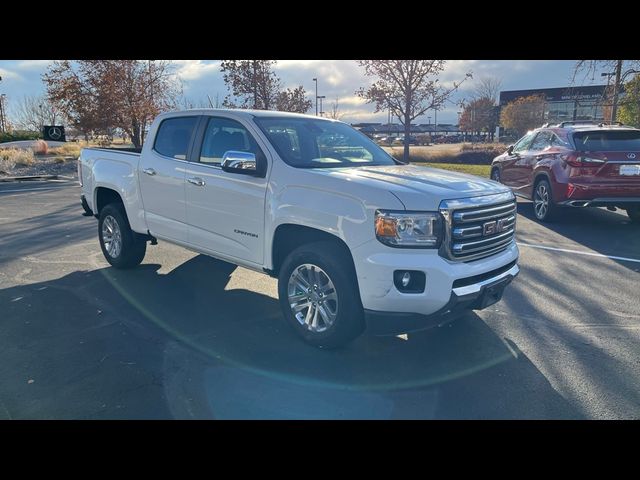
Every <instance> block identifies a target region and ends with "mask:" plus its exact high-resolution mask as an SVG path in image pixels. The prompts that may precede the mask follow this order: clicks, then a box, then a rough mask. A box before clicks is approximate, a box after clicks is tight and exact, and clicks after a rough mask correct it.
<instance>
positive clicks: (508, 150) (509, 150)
mask: <svg viewBox="0 0 640 480" xmlns="http://www.w3.org/2000/svg"><path fill="white" fill-rule="evenodd" d="M507 153H508V154H509V155H511V154H512V153H513V145H509V148H507Z"/></svg>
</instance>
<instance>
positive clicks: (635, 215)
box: [627, 207, 640, 223]
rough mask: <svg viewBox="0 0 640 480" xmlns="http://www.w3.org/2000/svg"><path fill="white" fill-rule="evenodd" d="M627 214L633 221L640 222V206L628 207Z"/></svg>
mask: <svg viewBox="0 0 640 480" xmlns="http://www.w3.org/2000/svg"><path fill="white" fill-rule="evenodd" d="M627 215H628V216H629V218H630V219H631V221H632V222H633V223H640V207H629V208H627Z"/></svg>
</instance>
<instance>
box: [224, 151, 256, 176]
mask: <svg viewBox="0 0 640 480" xmlns="http://www.w3.org/2000/svg"><path fill="white" fill-rule="evenodd" d="M220 166H221V167H222V170H224V171H225V172H229V173H238V174H241V175H256V174H257V173H258V167H257V164H256V156H255V155H254V154H253V153H251V152H239V151H236V150H228V151H226V152H224V155H223V156H222V164H221V165H220Z"/></svg>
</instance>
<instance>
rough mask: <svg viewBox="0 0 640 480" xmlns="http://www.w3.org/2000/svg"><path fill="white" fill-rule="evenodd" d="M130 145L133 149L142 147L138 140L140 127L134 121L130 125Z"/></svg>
mask: <svg viewBox="0 0 640 480" xmlns="http://www.w3.org/2000/svg"><path fill="white" fill-rule="evenodd" d="M131 143H133V146H134V148H141V147H142V141H141V139H140V125H139V124H138V122H137V121H135V120H134V121H133V122H132V123H131Z"/></svg>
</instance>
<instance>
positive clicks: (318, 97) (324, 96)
mask: <svg viewBox="0 0 640 480" xmlns="http://www.w3.org/2000/svg"><path fill="white" fill-rule="evenodd" d="M316 98H317V99H318V100H320V116H321V117H322V116H324V112H323V111H322V99H323V98H326V95H316ZM316 101H317V100H316Z"/></svg>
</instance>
